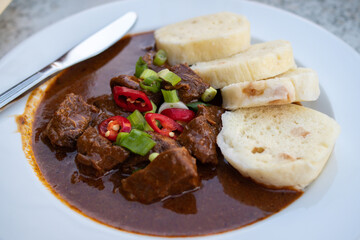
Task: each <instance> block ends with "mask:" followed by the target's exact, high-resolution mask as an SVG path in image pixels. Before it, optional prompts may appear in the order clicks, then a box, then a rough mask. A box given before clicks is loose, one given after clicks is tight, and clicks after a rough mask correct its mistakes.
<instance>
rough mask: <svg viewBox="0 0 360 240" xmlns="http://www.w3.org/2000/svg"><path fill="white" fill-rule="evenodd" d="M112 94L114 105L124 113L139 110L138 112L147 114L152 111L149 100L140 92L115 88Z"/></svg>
mask: <svg viewBox="0 0 360 240" xmlns="http://www.w3.org/2000/svg"><path fill="white" fill-rule="evenodd" d="M113 94H114V100H115V103H116V104H117V105H118V106H119V107H121V108H123V109H124V110H125V111H129V112H133V111H135V110H139V111H140V112H147V111H151V110H152V109H153V106H152V104H151V102H150V99H149V98H148V96H146V94H145V93H144V92H142V91H138V90H134V89H130V88H127V87H119V86H115V87H114V88H113Z"/></svg>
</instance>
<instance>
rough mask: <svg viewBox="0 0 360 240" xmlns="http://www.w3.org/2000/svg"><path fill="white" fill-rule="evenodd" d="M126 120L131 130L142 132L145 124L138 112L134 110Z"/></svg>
mask: <svg viewBox="0 0 360 240" xmlns="http://www.w3.org/2000/svg"><path fill="white" fill-rule="evenodd" d="M127 119H128V120H129V121H130V123H131V127H132V128H135V129H139V130H144V127H145V124H146V123H147V122H146V120H145V118H144V116H143V115H142V114H141V112H140V111H139V110H135V111H134V112H133V113H132V114H130V115H129V116H128V117H127Z"/></svg>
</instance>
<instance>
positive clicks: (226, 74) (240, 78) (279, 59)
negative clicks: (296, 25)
mask: <svg viewBox="0 0 360 240" xmlns="http://www.w3.org/2000/svg"><path fill="white" fill-rule="evenodd" d="M294 67H295V61H294V55H293V50H292V47H291V44H290V42H288V41H285V40H276V41H271V42H265V43H258V44H254V45H251V46H250V48H248V49H247V50H246V51H243V52H241V53H238V54H235V55H233V56H231V57H228V58H222V59H217V60H213V61H208V62H198V63H196V64H194V65H193V66H191V68H192V69H193V70H194V71H195V72H196V73H197V74H199V75H200V77H201V78H202V79H203V80H204V81H205V82H207V83H209V84H210V85H211V86H212V87H213V88H216V89H219V88H223V87H225V86H228V85H230V84H232V83H239V82H252V81H257V80H262V79H267V78H271V77H274V76H276V75H279V74H282V73H284V72H286V71H288V70H289V69H291V68H294Z"/></svg>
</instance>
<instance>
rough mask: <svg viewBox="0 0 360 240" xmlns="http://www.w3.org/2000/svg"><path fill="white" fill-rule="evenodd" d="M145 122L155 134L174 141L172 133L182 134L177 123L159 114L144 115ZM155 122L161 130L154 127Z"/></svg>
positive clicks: (180, 127) (181, 129) (181, 127)
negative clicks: (159, 125) (158, 123)
mask: <svg viewBox="0 0 360 240" xmlns="http://www.w3.org/2000/svg"><path fill="white" fill-rule="evenodd" d="M145 120H146V121H147V123H148V124H149V125H150V127H151V128H152V129H153V130H154V131H155V132H157V133H160V134H161V135H164V136H168V137H171V138H174V139H175V138H176V136H175V133H174V131H178V132H182V131H183V130H184V128H183V126H181V125H180V124H179V123H177V122H175V121H174V120H172V119H171V118H169V117H167V116H165V115H162V114H159V113H147V114H145ZM156 121H159V122H160V124H161V126H162V128H161V129H160V128H159V127H158V126H157V125H156Z"/></svg>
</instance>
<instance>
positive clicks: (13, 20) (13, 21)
mask: <svg viewBox="0 0 360 240" xmlns="http://www.w3.org/2000/svg"><path fill="white" fill-rule="evenodd" d="M113 1H115V0H61V1H58V0H13V2H11V3H10V5H9V6H8V7H7V8H6V9H5V11H4V12H3V13H2V14H1V15H0V43H1V44H0V58H2V57H3V56H4V55H5V54H6V53H7V52H8V51H10V50H11V49H12V48H14V47H15V46H16V45H17V44H19V43H20V42H21V41H23V40H25V39H26V38H27V37H29V36H30V35H32V34H34V33H36V32H37V31H39V30H41V29H43V28H45V27H46V26H48V25H50V24H52V23H54V22H56V21H59V20H61V19H63V18H65V17H67V16H70V15H72V14H75V13H77V12H80V11H82V10H85V9H87V8H91V7H94V6H97V5H101V4H104V3H108V2H113ZM256 1H258V2H262V3H265V4H268V5H272V6H275V7H278V8H282V9H285V10H287V11H290V12H293V13H295V14H297V15H299V16H302V17H304V18H307V19H308V20H310V21H312V22H315V23H316V24H318V25H320V26H322V27H324V28H325V29H327V30H328V31H330V32H332V33H334V34H335V35H337V36H338V37H340V38H341V39H343V40H344V41H345V42H347V43H348V44H349V45H350V46H352V47H353V48H354V49H355V50H357V51H358V52H360V41H359V39H360V1H359V0H341V1H340V0H306V1H299V0H256Z"/></svg>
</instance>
